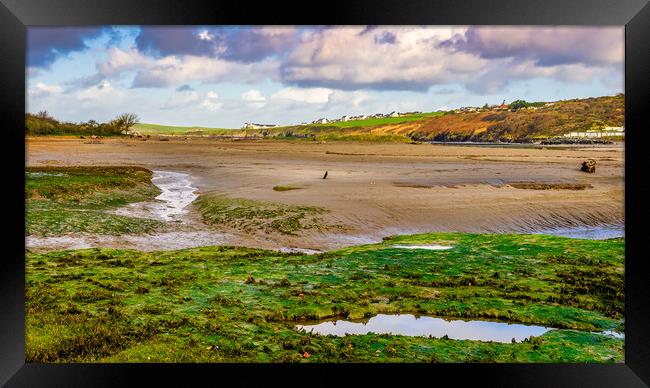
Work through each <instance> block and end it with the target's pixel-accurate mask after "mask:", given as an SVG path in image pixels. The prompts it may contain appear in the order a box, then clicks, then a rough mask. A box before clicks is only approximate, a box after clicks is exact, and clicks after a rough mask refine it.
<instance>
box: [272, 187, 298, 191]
mask: <svg viewBox="0 0 650 388" xmlns="http://www.w3.org/2000/svg"><path fill="white" fill-rule="evenodd" d="M300 189H302V187H298V186H273V190H275V191H291V190H300Z"/></svg>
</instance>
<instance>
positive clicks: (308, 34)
mask: <svg viewBox="0 0 650 388" xmlns="http://www.w3.org/2000/svg"><path fill="white" fill-rule="evenodd" d="M623 50H624V29H623V27H487V26H481V27H459V26H452V27H449V26H435V27H420V26H408V27H406V26H405V27H398V26H350V27H323V26H312V27H305V26H301V27H234V26H228V27H211V26H189V27H162V26H161V27H152V26H147V27H137V26H133V27H125V26H120V27H86V28H68V27H53V28H51V27H30V28H29V29H28V47H27V69H26V71H27V86H26V87H27V110H28V111H29V112H37V111H40V110H47V111H48V112H50V114H51V115H53V116H54V117H56V118H58V119H61V120H67V121H73V122H79V121H86V120H89V119H95V120H98V121H107V120H110V119H111V118H113V117H114V116H116V115H117V114H119V113H123V112H135V113H137V114H138V115H139V116H140V118H141V121H142V122H147V123H158V124H167V125H188V126H189V125H200V126H207V127H222V128H239V127H241V126H242V124H243V123H244V122H256V123H269V124H297V123H300V122H303V121H312V120H315V119H317V118H320V117H328V118H334V117H339V116H341V115H344V114H348V115H352V114H355V115H356V114H371V113H378V112H383V113H387V112H390V111H393V110H397V111H413V110H418V111H424V112H430V111H434V110H439V109H452V108H457V107H460V106H477V105H483V104H485V103H489V104H496V103H501V101H502V100H504V99H505V100H506V101H507V102H509V101H512V100H515V99H525V100H528V101H554V100H559V99H567V98H581V97H590V96H602V95H613V94H616V93H620V92H622V91H623V90H624V85H623V80H624V79H623V67H624V66H623V59H624V52H623Z"/></svg>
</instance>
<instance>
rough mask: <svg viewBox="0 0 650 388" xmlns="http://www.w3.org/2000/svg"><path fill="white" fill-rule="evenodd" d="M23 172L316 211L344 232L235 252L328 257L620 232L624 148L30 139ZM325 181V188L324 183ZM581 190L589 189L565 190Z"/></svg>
mask: <svg viewBox="0 0 650 388" xmlns="http://www.w3.org/2000/svg"><path fill="white" fill-rule="evenodd" d="M587 158H593V159H596V161H597V169H596V173H595V174H587V173H584V172H581V171H580V169H579V168H580V164H581V163H582V161H584V160H585V159H587ZM27 165H28V166H48V165H49V166H73V165H98V166H99V165H137V166H142V167H146V168H149V169H151V170H162V171H172V172H179V173H186V174H189V175H190V176H191V177H192V179H193V182H192V185H193V186H194V187H197V188H198V189H199V194H201V193H203V194H204V193H210V192H215V193H219V194H224V195H227V196H229V197H233V198H248V199H255V200H262V201H273V202H280V203H286V204H291V205H307V206H319V207H323V208H325V209H327V210H329V213H327V214H325V215H324V218H325V221H326V222H327V223H331V224H337V225H342V226H343V228H342V230H333V231H327V230H325V231H323V230H321V231H317V230H313V231H312V230H309V231H304V232H303V233H302V234H301V235H299V236H284V235H282V236H270V235H268V234H264V233H259V234H255V233H249V234H241V233H235V234H236V235H237V236H238V237H237V243H239V244H238V245H249V246H260V247H272V246H283V247H297V248H308V249H331V248H335V247H339V246H343V245H352V244H354V243H366V242H372V241H376V240H377V239H381V237H383V236H386V235H391V234H406V233H417V232H431V231H461V232H528V231H536V230H542V229H551V228H560V227H572V226H584V225H587V226H589V225H597V224H622V223H623V222H624V216H623V215H624V149H623V146H622V145H613V146H593V147H584V146H582V147H575V148H572V147H566V146H564V147H547V148H514V147H507V146H505V147H481V146H452V145H432V144H401V143H348V142H327V143H319V142H308V141H304V142H302V141H295V142H283V141H252V140H251V141H219V140H213V139H206V138H188V139H186V140H185V139H183V138H178V139H171V140H169V141H160V140H157V139H153V138H151V139H148V140H147V141H143V140H140V139H102V140H101V143H99V144H86V143H85V140H83V139H77V138H52V137H42V138H40V137H38V138H37V137H35V138H28V139H27ZM325 171H328V177H327V179H322V177H323V174H324V173H325ZM510 184H513V185H514V186H511V185H510ZM521 185H524V187H527V189H521V188H520V187H522V186H521ZM537 185H541V186H539V187H543V189H535V187H537ZM549 185H550V187H557V188H555V189H554V188H551V189H549V188H548V187H549ZM576 185H578V186H579V187H584V188H583V189H580V190H575V189H566V188H571V187H576ZM274 186H295V187H299V188H300V189H296V190H290V191H276V190H273V187H274ZM517 186H519V188H518V187H517ZM528 187H529V188H528ZM188 210H189V216H188V217H190V218H194V219H197V218H198V214H197V212H196V211H195V209H193V208H192V205H190V206H189V208H188ZM221 232H223V233H234V232H236V231H232V230H227V229H223V230H222V231H221ZM348 240H349V241H348Z"/></svg>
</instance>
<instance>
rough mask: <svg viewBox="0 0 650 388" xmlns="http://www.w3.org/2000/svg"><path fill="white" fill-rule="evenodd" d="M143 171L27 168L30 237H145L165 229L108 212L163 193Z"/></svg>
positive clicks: (150, 222) (104, 168)
mask: <svg viewBox="0 0 650 388" xmlns="http://www.w3.org/2000/svg"><path fill="white" fill-rule="evenodd" d="M151 176H152V172H151V171H149V170H147V169H145V168H140V167H27V168H26V169H25V182H26V183H25V200H26V207H27V209H26V234H27V235H43V236H51V235H61V234H65V233H72V232H87V233H100V234H123V233H145V232H150V231H154V230H157V229H160V228H162V226H163V223H162V222H159V221H155V220H148V219H143V218H135V217H125V216H118V215H114V214H110V213H108V212H107V210H111V209H115V208H118V207H120V206H125V205H127V204H129V203H132V202H140V201H146V200H152V199H154V198H155V196H157V195H158V194H159V193H160V190H159V189H158V188H157V187H156V186H154V185H153V184H152V183H151Z"/></svg>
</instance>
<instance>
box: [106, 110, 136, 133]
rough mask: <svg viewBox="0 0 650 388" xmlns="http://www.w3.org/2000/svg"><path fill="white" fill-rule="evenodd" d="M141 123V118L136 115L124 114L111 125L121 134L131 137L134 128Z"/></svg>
mask: <svg viewBox="0 0 650 388" xmlns="http://www.w3.org/2000/svg"><path fill="white" fill-rule="evenodd" d="M139 122H140V118H139V117H138V115H136V114H135V113H122V114H121V115H119V116H117V118H115V119H114V120H113V121H111V124H112V125H113V126H114V127H115V128H116V129H118V130H119V131H120V133H123V134H125V135H129V134H130V133H131V129H132V128H133V126H134V125H135V124H137V123H139Z"/></svg>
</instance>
